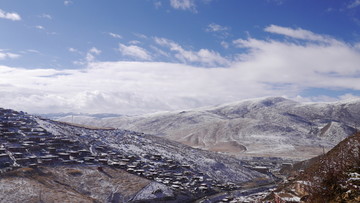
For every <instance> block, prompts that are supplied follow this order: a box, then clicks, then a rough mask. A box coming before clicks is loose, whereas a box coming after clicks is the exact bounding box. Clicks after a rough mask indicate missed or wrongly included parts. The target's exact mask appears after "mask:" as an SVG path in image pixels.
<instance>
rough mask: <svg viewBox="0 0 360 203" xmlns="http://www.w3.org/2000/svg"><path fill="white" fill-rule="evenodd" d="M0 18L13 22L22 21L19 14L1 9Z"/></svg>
mask: <svg viewBox="0 0 360 203" xmlns="http://www.w3.org/2000/svg"><path fill="white" fill-rule="evenodd" d="M0 18H3V19H7V20H12V21H18V20H21V17H20V15H19V14H18V13H9V12H5V11H3V10H1V9H0Z"/></svg>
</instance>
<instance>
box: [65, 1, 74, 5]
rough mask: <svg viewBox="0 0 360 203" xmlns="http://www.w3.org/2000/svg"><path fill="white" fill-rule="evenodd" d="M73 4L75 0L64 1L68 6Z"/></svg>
mask: <svg viewBox="0 0 360 203" xmlns="http://www.w3.org/2000/svg"><path fill="white" fill-rule="evenodd" d="M71 4H73V2H72V1H70V0H66V1H64V5H65V6H68V5H71Z"/></svg>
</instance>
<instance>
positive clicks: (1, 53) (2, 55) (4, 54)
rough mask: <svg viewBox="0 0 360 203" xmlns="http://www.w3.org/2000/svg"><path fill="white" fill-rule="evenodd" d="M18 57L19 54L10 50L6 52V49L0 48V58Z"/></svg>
mask: <svg viewBox="0 0 360 203" xmlns="http://www.w3.org/2000/svg"><path fill="white" fill-rule="evenodd" d="M19 57H20V55H19V54H15V53H11V52H8V51H6V50H2V49H0V60H5V59H16V58H19Z"/></svg>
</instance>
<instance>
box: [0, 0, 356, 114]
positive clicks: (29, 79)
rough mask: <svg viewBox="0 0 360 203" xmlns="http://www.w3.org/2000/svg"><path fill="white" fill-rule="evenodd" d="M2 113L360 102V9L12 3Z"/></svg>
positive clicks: (350, 2) (2, 63)
mask: <svg viewBox="0 0 360 203" xmlns="http://www.w3.org/2000/svg"><path fill="white" fill-rule="evenodd" d="M0 28H1V32H0V42H1V43H0V94H1V95H2V96H1V97H0V102H1V104H2V105H3V107H7V108H15V109H18V110H25V111H28V112H31V113H56V112H82V113H121V114H140V113H151V112H156V111H167V110H178V109H187V108H194V107H200V106H204V105H216V104H220V103H225V102H233V101H238V100H242V99H249V98H254V97H264V96H285V97H288V98H291V99H295V100H299V101H336V100H339V99H346V98H352V97H358V96H360V65H359V64H360V0H344V1H340V0H316V1H313V0H312V1H310V0H302V1H300V0H299V1H297V0H226V1H223V0H169V1H165V0H163V1H159V0H124V1H117V0H107V1H100V0H52V1H47V0H29V1H20V0H2V1H1V2H0Z"/></svg>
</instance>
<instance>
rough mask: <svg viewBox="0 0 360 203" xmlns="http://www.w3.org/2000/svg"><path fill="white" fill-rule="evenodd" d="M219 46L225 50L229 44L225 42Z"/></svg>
mask: <svg viewBox="0 0 360 203" xmlns="http://www.w3.org/2000/svg"><path fill="white" fill-rule="evenodd" d="M220 44H221V46H222V47H224V48H225V49H227V48H229V46H230V45H229V43H227V42H225V41H222V42H221V43H220Z"/></svg>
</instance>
